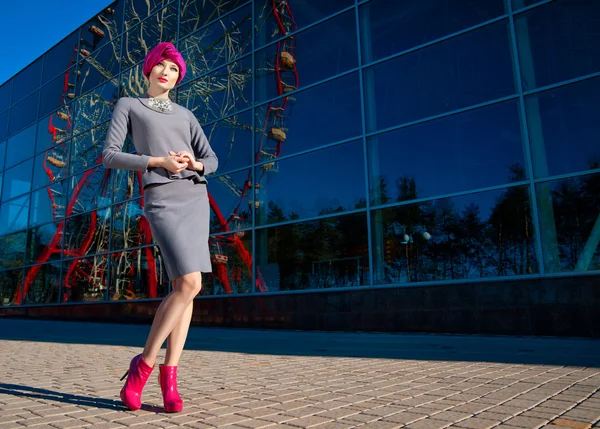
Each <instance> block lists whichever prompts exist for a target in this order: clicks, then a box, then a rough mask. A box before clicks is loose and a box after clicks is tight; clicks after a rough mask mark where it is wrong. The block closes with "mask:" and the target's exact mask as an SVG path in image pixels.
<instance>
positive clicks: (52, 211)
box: [29, 180, 68, 226]
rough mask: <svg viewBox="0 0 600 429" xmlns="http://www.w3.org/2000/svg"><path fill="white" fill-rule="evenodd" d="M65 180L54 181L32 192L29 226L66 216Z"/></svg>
mask: <svg viewBox="0 0 600 429" xmlns="http://www.w3.org/2000/svg"><path fill="white" fill-rule="evenodd" d="M66 187H67V184H66V181H65V180H62V181H60V182H54V183H52V184H51V185H48V186H46V187H45V188H41V189H38V190H37V191H34V192H32V194H31V204H30V205H31V207H30V209H29V226H33V225H39V224H42V223H47V222H53V221H56V220H59V219H62V218H64V217H65V209H66V206H67V204H68V200H67V189H66Z"/></svg>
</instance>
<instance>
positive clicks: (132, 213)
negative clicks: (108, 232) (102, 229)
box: [111, 199, 154, 250]
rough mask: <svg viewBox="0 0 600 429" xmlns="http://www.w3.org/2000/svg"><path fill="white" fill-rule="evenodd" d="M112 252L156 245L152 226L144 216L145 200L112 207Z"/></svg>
mask: <svg viewBox="0 0 600 429" xmlns="http://www.w3.org/2000/svg"><path fill="white" fill-rule="evenodd" d="M112 210H113V224H112V243H111V249H112V250H120V249H126V248H130V247H139V246H143V245H149V244H154V243H153V241H152V232H151V231H150V224H149V223H148V220H147V219H146V217H145V216H144V210H143V200H141V199H137V200H133V201H128V202H126V203H123V204H119V205H116V206H113V207H112Z"/></svg>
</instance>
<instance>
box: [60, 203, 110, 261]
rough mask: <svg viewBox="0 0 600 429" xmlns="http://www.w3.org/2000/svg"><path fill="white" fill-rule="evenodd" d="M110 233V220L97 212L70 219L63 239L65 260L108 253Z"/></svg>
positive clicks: (67, 221) (66, 224)
mask: <svg viewBox="0 0 600 429" xmlns="http://www.w3.org/2000/svg"><path fill="white" fill-rule="evenodd" d="M109 233H110V218H109V217H108V216H100V213H97V212H96V211H93V212H90V213H85V214H82V215H79V216H74V217H70V218H68V219H67V220H66V222H65V233H64V237H63V242H64V244H63V247H64V255H65V258H67V257H78V256H84V255H92V254H95V253H100V252H104V251H107V250H108V240H109Z"/></svg>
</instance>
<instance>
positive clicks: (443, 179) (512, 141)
mask: <svg viewBox="0 0 600 429" xmlns="http://www.w3.org/2000/svg"><path fill="white" fill-rule="evenodd" d="M367 148H368V159H369V169H370V174H369V176H370V190H371V204H374V205H378V204H387V203H391V202H394V201H406V200H411V199H416V198H425V197H431V196H435V195H442V194H447V193H452V192H460V191H466V190H469V189H477V188H484V187H487V186H495V185H501V184H504V183H509V182H514V181H517V180H526V179H527V177H526V174H525V158H524V153H523V142H522V139H521V125H520V121H519V105H518V102H517V101H516V100H511V101H507V102H504V103H500V104H495V105H492V106H489V107H484V108H480V109H477V110H472V111H469V112H465V113H461V114H458V115H452V116H449V117H445V118H441V119H437V120H434V121H429V122H425V123H421V124H417V125H413V126H410V127H407V128H401V129H399V130H396V131H392V132H388V133H384V134H379V135H375V136H373V137H369V138H368V143H367Z"/></svg>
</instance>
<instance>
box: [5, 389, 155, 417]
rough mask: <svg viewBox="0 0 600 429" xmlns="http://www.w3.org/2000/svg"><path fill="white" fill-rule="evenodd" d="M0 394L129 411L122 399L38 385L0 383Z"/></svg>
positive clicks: (152, 409)
mask: <svg viewBox="0 0 600 429" xmlns="http://www.w3.org/2000/svg"><path fill="white" fill-rule="evenodd" d="M0 394H4V395H14V396H21V397H26V398H35V399H46V400H49V401H56V402H62V403H65V404H73V405H84V406H86V407H95V408H106V409H109V410H115V411H127V410H128V408H126V407H125V406H124V405H123V403H122V402H121V401H115V400H113V399H104V398H94V397H92V396H80V395H72V394H70V393H62V392H56V391H54V390H48V389H39V388H37V387H31V386H23V385H20V384H6V383H0ZM142 410H145V411H152V412H155V413H159V412H162V411H163V409H162V408H160V407H154V406H151V405H142Z"/></svg>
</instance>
